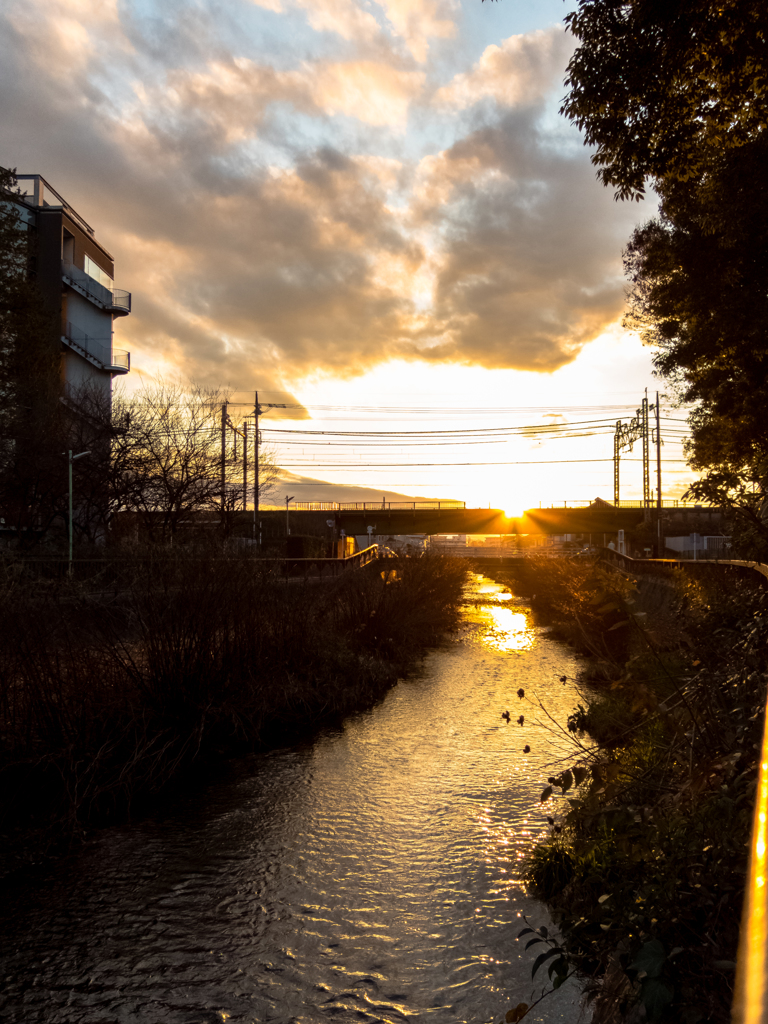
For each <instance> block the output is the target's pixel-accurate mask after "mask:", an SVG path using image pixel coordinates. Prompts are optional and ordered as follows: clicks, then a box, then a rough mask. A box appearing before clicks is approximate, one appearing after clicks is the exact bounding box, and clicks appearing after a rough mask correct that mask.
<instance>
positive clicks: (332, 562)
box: [258, 544, 392, 579]
mask: <svg viewBox="0 0 768 1024" xmlns="http://www.w3.org/2000/svg"><path fill="white" fill-rule="evenodd" d="M390 557H392V553H391V552H390V550H389V548H382V549H380V548H379V545H378V544H371V546H370V547H367V548H363V550H362V551H356V552H355V553H354V554H353V555H346V556H345V557H344V558H284V557H278V558H260V559H259V560H258V564H259V565H262V566H264V565H268V566H271V567H272V568H273V569H276V570H277V571H278V572H279V573H280V575H282V576H285V577H292V578H296V577H301V578H303V579H317V578H320V579H322V578H323V577H326V576H340V575H341V573H343V572H347V571H348V570H349V569H362V568H363V566H364V565H368V563H369V562H372V561H374V559H377V558H390ZM313 570H314V572H313Z"/></svg>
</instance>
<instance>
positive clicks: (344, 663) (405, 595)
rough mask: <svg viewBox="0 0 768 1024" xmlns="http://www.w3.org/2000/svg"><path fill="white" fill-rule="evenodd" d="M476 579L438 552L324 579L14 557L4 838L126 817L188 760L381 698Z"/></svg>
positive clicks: (228, 567)
mask: <svg viewBox="0 0 768 1024" xmlns="http://www.w3.org/2000/svg"><path fill="white" fill-rule="evenodd" d="M465 580H466V569H465V568H464V566H463V565H462V564H461V563H457V562H454V561H451V560H449V559H443V558H419V559H391V560H387V561H384V562H380V563H373V564H371V565H370V566H368V567H366V568H365V569H364V570H361V571H357V572H349V573H347V574H345V575H344V576H342V577H340V578H339V579H337V580H335V581H333V582H322V583H311V582H309V583H295V582H286V581H284V580H280V579H274V578H272V577H270V575H269V574H268V573H265V572H263V571H262V570H261V565H260V563H259V562H258V561H257V560H253V559H248V558H237V559H233V558H229V559H223V558H220V557H215V556H214V555H211V554H202V555H201V554H195V553H192V554H190V553H188V552H184V553H181V554H179V555H176V556H173V557H170V556H169V555H168V552H167V551H166V552H163V557H156V558H155V557H143V558H136V559H134V560H133V561H128V560H126V559H125V558H123V559H121V560H119V563H117V564H116V563H113V564H111V565H106V566H105V568H104V569H103V571H101V572H100V573H99V574H96V575H94V576H92V578H91V579H89V581H88V582H87V583H77V582H72V583H66V582H61V581H50V580H49V581H46V580H43V579H39V578H38V579H32V578H30V577H29V576H28V575H27V574H26V573H25V570H24V567H23V566H22V567H20V566H19V565H18V564H17V565H14V566H7V567H6V577H5V581H4V582H5V586H4V587H3V589H2V592H0V615H2V618H3V623H4V628H3V631H2V635H1V636H0V731H1V732H2V740H3V745H2V750H0V832H2V833H4V834H5V835H6V837H7V836H8V835H9V834H12V833H13V832H14V830H18V831H21V832H27V831H28V830H29V829H30V828H31V827H32V828H37V829H39V830H41V837H42V838H44V836H51V837H58V836H61V835H62V834H69V835H73V834H77V832H78V831H81V830H82V828H83V827H84V826H86V825H89V824H104V823H107V822H111V821H115V820H117V819H119V818H120V817H122V816H124V815H125V814H126V813H127V812H128V811H129V810H130V809H131V806H132V804H135V802H136V801H137V800H143V799H145V798H146V797H147V796H150V795H152V794H156V793H158V792H160V791H161V790H162V789H163V788H164V787H167V785H168V784H169V782H171V781H172V780H173V779H174V778H178V777H181V776H183V773H184V772H185V771H186V770H188V769H189V768H190V767H191V766H193V765H198V766H199V765H205V764H207V763H209V762H210V759H212V758H217V759H220V758H221V756H222V755H227V754H234V753H238V752H241V751H246V750H249V749H254V748H258V747H265V746H269V745H274V744H276V743H281V742H287V741H291V740H294V739H297V738H299V737H301V736H302V735H307V734H309V733H311V732H312V731H313V730H316V729H317V728H318V727H319V726H320V725H322V724H324V723H328V722H332V721H334V720H338V719H339V718H340V717H341V716H343V715H344V714H346V713H348V712H350V711H353V710H356V709H359V708H362V707H365V706H368V705H370V704H371V703H372V702H374V701H375V700H376V699H377V698H378V697H379V696H380V695H381V694H382V693H383V692H384V690H385V689H386V688H387V687H388V686H390V685H391V684H392V683H393V682H395V681H396V680H397V678H398V677H399V676H402V675H403V674H404V673H406V672H407V671H408V670H409V669H410V668H412V667H413V666H414V664H415V663H416V662H417V661H418V659H419V658H420V657H421V656H422V655H423V653H424V652H425V651H426V650H427V649H428V648H429V647H431V646H434V645H435V644H436V643H438V642H439V640H440V638H441V636H442V635H443V634H444V633H445V631H446V630H449V629H451V628H453V627H454V626H455V625H456V623H457V620H458V615H459V606H460V602H461V597H462V590H463V586H464V583H465Z"/></svg>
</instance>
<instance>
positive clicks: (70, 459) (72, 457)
mask: <svg viewBox="0 0 768 1024" xmlns="http://www.w3.org/2000/svg"><path fill="white" fill-rule="evenodd" d="M90 454H91V453H90V452H80V453H79V454H78V455H73V454H72V452H71V450H70V451H68V452H67V462H68V464H69V575H70V576H71V575H72V463H73V462H74V461H75V460H76V459H82V458H83V456H84V455H90Z"/></svg>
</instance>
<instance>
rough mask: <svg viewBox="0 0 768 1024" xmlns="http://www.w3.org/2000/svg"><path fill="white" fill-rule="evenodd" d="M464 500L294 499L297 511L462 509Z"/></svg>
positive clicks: (292, 507) (293, 506) (294, 506)
mask: <svg viewBox="0 0 768 1024" xmlns="http://www.w3.org/2000/svg"><path fill="white" fill-rule="evenodd" d="M466 507H467V505H466V502H464V501H295V502H294V503H293V504H292V505H291V509H292V510H293V509H295V510H296V511H298V512H389V511H390V510H393V511H408V510H418V509H437V510H438V511H439V510H440V509H464V508H466Z"/></svg>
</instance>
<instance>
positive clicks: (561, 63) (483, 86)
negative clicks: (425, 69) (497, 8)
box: [435, 25, 574, 108]
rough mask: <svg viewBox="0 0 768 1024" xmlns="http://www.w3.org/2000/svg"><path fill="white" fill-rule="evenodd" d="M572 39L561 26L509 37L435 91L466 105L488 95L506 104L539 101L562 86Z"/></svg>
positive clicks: (447, 100) (440, 99) (437, 96)
mask: <svg viewBox="0 0 768 1024" xmlns="http://www.w3.org/2000/svg"><path fill="white" fill-rule="evenodd" d="M573 45H574V44H573V40H572V39H571V37H570V36H567V35H566V33H565V29H564V28H563V27H562V26H559V25H555V26H553V27H552V28H549V29H546V30H543V29H538V30H536V31H535V32H528V33H526V34H525V35H518V36H510V37H509V38H508V39H505V40H504V41H503V42H502V44H501V45H500V46H496V45H493V46H488V47H486V49H485V50H484V51H483V54H482V56H481V57H480V60H479V61H478V62H477V63H476V64H475V65H474V67H473V68H472V69H471V70H470V71H466V72H463V73H462V74H459V75H456V76H455V78H454V79H453V81H452V82H450V83H449V84H448V85H446V86H443V88H441V89H439V90H438V91H437V93H436V94H435V99H436V101H437V102H438V103H440V104H444V105H446V106H452V107H458V108H464V107H469V106H471V105H472V104H473V103H477V102H478V100H481V99H484V98H485V97H491V98H492V99H494V100H496V101H497V102H498V103H501V104H504V105H505V106H509V107H512V106H516V105H518V104H523V105H526V106H529V105H532V104H536V103H537V102H539V101H540V100H541V98H542V97H543V96H544V95H545V94H546V93H547V92H549V90H550V89H551V88H552V87H553V86H554V85H555V84H557V85H562V80H563V77H564V71H563V69H564V68H565V65H566V63H567V61H568V58H569V57H570V55H571V51H572V50H573Z"/></svg>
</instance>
